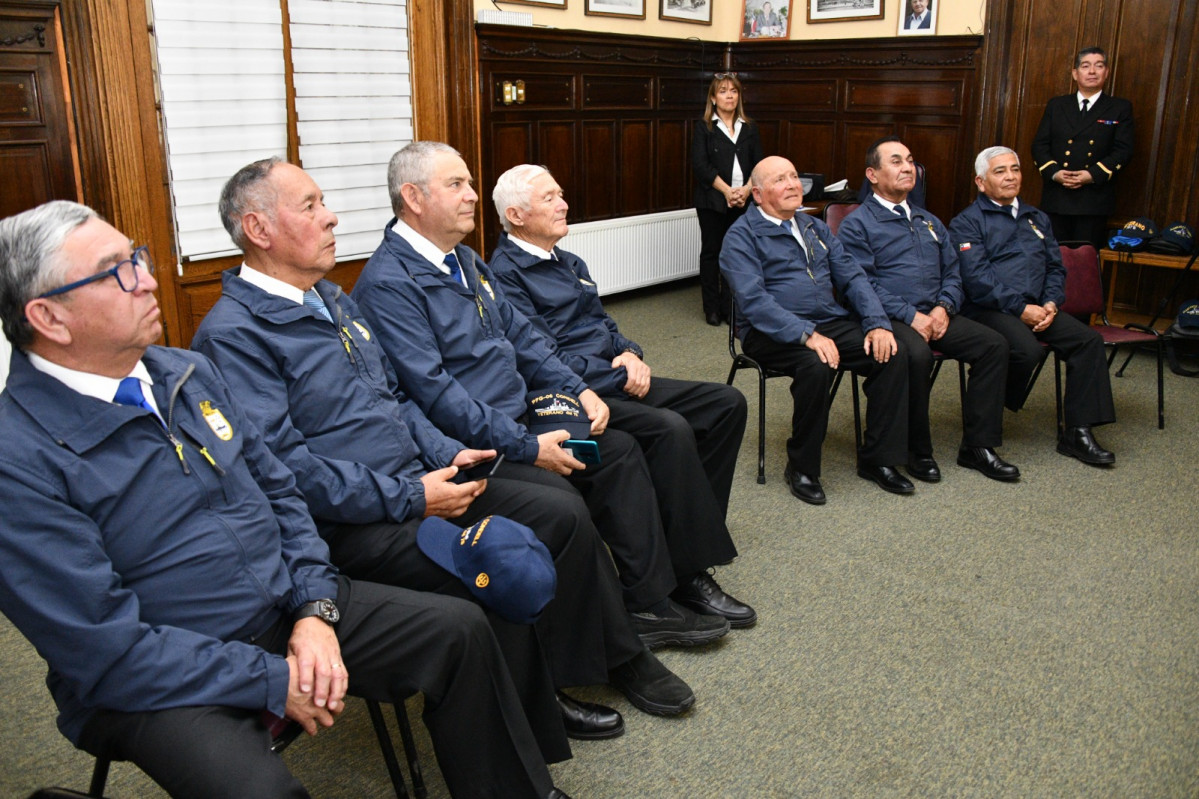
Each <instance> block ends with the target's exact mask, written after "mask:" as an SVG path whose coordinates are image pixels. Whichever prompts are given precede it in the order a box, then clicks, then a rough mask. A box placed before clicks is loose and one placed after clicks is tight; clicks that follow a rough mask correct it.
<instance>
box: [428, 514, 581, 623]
mask: <svg viewBox="0 0 1199 799" xmlns="http://www.w3.org/2000/svg"><path fill="white" fill-rule="evenodd" d="M416 542H417V544H418V545H419V546H420V548H421V551H422V552H424V553H425V554H426V555H428V556H429V557H430V558H431V559H432V560H433V561H434V562H435V563H436V564H437V565H438V566H440V567H441V568H443V569H445V570H446V571H448V572H449V573H450V574H453V575H454V576H455V577H457V578H458V579H459V580H461V581H462V582H463V583H464V584H465V585H466V587H467V588H469V589H470V592H471V593H472V594H474V596H475V597H476V598H477V599H478V600H479V601H480V602H482V603H483V604H484V605H486V606H487V607H489V608H491V609H492V610H494V611H495V612H496V613H498V614H500V615H501V616H503V617H504V618H505V619H507V620H508V621H511V622H515V623H517V624H532V623H533V622H535V621H537V618H538V617H539V616H540V615H541V611H542V610H544V609H545V606H546V605H548V604H549V602H550V600H551V599H553V598H554V592H555V591H556V590H557V588H558V574H557V572H556V571H555V570H554V561H553V558H551V557H550V552H549V550H548V549H546V547H545V544H543V543H541V541H539V540H537V536H535V535H533V531H532V530H530V529H529V528H528V527H525V526H524V525H523V524H518V523H516V522H514V521H512V520H511V519H505V518H504V517H503V516H488V517H486V518H484V519H481V520H479V521H478V522H476V523H475V524H472V525H471V526H470V527H467V528H466V529H465V530H462V529H459V528H458V527H455V526H454V525H452V524H450V523H449V522H447V521H446V520H445V519H440V518H438V517H436V516H430V517H429V518H427V519H425V520H424V521H423V522H421V526H420V529H418V530H417V532H416Z"/></svg>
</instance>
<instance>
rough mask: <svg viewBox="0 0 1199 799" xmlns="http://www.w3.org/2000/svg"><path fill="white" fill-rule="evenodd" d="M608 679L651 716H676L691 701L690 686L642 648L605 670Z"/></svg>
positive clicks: (692, 694)
mask: <svg viewBox="0 0 1199 799" xmlns="http://www.w3.org/2000/svg"><path fill="white" fill-rule="evenodd" d="M608 682H609V684H611V686H612V687H613V688H615V689H616V690H618V691H620V692H621V693H622V694H624V695H625V697H626V698H627V699H628V700H629V702H631V703H632V704H633V707H635V708H637V709H638V710H641V711H644V712H646V713H652V714H654V715H655V716H677V715H678V714H680V713H682V712H683V711H685V710H686V709H687V708H689V707H691V706H692V705H694V704H695V694H694V693H693V692H692V690H691V686H689V685H687V683H685V682H683V681H682V680H681V679H679V677H678V676H676V675H675V673H674V672H672V671H671V670H670V669H668V668H666V667H665V666H663V665H662V662H661V661H660V660H658V659H657V658H656V657H654V656H653V653H651V652H650V651H649V650H648V649H642V650H641V652H640V653H638V654H636V655H634V656H633V659H632V660H629V661H627V662H625V663H621V664H620V665H619V666H617V667H616V668H614V669H612V671H610V672H608Z"/></svg>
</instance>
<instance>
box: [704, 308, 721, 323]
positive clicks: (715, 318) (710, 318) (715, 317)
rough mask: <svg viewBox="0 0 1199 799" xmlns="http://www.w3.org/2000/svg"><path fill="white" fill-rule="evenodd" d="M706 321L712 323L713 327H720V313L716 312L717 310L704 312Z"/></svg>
mask: <svg viewBox="0 0 1199 799" xmlns="http://www.w3.org/2000/svg"><path fill="white" fill-rule="evenodd" d="M704 321H705V322H707V323H708V324H710V325H711V326H712V327H720V314H718V313H716V312H715V311H712V312H711V313H706V314H704Z"/></svg>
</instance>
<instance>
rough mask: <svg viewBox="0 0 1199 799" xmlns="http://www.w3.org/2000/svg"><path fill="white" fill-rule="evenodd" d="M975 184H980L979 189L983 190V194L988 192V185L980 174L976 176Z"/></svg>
mask: <svg viewBox="0 0 1199 799" xmlns="http://www.w3.org/2000/svg"><path fill="white" fill-rule="evenodd" d="M974 185H975V186H978V190H979V191H981V192H982V193H983V194H986V193H987V188H986V185H985V184H984V183H983V179H982V178H980V177H979V176H978V175H975V176H974Z"/></svg>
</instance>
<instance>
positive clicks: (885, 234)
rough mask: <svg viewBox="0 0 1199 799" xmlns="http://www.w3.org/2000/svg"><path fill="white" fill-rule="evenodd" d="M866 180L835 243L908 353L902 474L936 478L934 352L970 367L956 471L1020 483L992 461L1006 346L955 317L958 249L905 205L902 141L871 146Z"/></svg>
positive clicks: (907, 181)
mask: <svg viewBox="0 0 1199 799" xmlns="http://www.w3.org/2000/svg"><path fill="white" fill-rule="evenodd" d="M866 179H867V180H869V181H870V184H871V186H872V187H873V189H874V190H873V192H872V194H871V196H870V197H867V198H866V201H865V202H863V203H862V205H861V206H860V207H859V208H858V209H857V210H856V211H854V212H853V213H852V214H850V215H849V216H848V217H846V218H845V221H844V222H842V223H841V228H840V229H839V230H838V231H837V238H838V239H840V240H841V243H842V244H843V245H844V246H845V251H846V252H847V253H849V254H850V255H851V256H853V258H854V259H855V260H856V261H857V262H858V264H859V265H860V266H861V267H862V268H863V269H865V270H866V274H868V275H870V282H871V283H872V284H873V285H874V292H875V293H876V294H877V295H878V298H879V300H880V301H881V302H882V304H883V308H884V309H885V310H886V312H887V316H889V317H890V318H891V329H892V330H893V331H894V333H895V338H896V339H898V340H899V343H900V344H901V345H902V346H904V347H905V348H906V349H907V352H908V459H907V463H908V473H909V474H910V475H912V476H913V477H915V478H916V479H918V480H924V481H925V482H930V483H935V482H936V481H938V480H940V479H941V470H940V467H938V466H937V462H936V460H935V459H934V458H933V439H932V431H931V430H930V429H929V421H928V402H929V392H930V390H931V389H932V380H931V374H932V365H933V353H932V350H933V349H936V350H938V351H940V352H942V353H944V354H946V355H948V356H950V357H951V358H957V359H958V360H960V361H965V362H966V363H968V364H970V382H969V383H968V384H967V386H966V396H965V397H964V398H963V400H962V443H961V446H960V447H959V448H958V464H960V465H962V466H965V467H967V468H970V469H977V470H978V471H980V472H982V473H983V474H985V475H986V476H987V477H990V478H992V479H993V480H1003V481H1008V482H1010V481H1013V480H1019V479H1020V470H1019V469H1017V468H1016V467H1015V466H1013V465H1012V464H1010V463H1007V462H1005V461H1004V460H1002V459H1001V458H1000V457H999V456H998V455H997V454H996V453H995V447H997V446H999V445H1000V444H1001V443H1003V384H1004V379H1005V377H1006V374H1007V361H1008V351H1007V343H1006V342H1005V341H1004V339H1003V336H1000V335H998V334H997V333H996V332H995V331H993V330H990V329H988V328H987V327H985V326H983V325H980V324H978V323H976V322H973V321H971V320H970V319H963V318H959V317H958V316H957V313H958V311H959V310H960V309H961V307H962V300H963V295H962V277H961V274H960V273H959V272H958V257H957V251H956V250H954V248H953V246H952V245H951V244H950V242H949V232H948V231H947V230H946V229H945V226H944V225H943V224H941V220H940V219H937V218H936V217H935V216H933V215H932V214H931V213H929V212H928V211H926V210H925V209H923V208H919V207H916V206H912V205H909V203H908V202H907V197H908V192H910V191H911V190H912V187H913V186H915V185H916V164H915V162H914V161H913V160H912V154H911V152H909V151H908V148H907V147H906V146H904V144H903V142H901V141H900V140H899V137H897V136H888V137H886V138H883V139H879V140H878V141H876V142H875V143H874V144H872V145H871V146H870V149H869V150H868V151H867V153H866Z"/></svg>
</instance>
